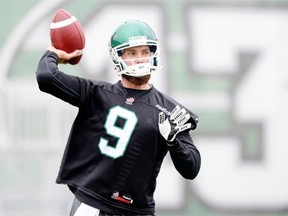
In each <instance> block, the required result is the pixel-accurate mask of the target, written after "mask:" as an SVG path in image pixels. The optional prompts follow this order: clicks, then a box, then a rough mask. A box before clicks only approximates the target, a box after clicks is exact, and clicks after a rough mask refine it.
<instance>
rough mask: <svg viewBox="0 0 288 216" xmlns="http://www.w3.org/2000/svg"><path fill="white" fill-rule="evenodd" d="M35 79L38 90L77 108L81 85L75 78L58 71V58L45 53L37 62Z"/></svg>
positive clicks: (48, 52) (49, 52) (52, 54)
mask: <svg viewBox="0 0 288 216" xmlns="http://www.w3.org/2000/svg"><path fill="white" fill-rule="evenodd" d="M36 79H37V82H38V86H39V89H40V90H41V91H43V92H46V93H49V94H52V95H54V96H55V97H58V98H60V99H62V100H64V101H66V102H68V103H70V104H72V105H75V106H79V103H80V90H81V83H80V81H79V79H78V78H77V77H74V76H70V75H67V74H64V73H63V72H61V71H59V70H58V56H57V54H56V53H54V52H51V51H47V52H45V53H44V55H43V56H42V58H41V59H40V61H39V64H38V67H37V71H36Z"/></svg>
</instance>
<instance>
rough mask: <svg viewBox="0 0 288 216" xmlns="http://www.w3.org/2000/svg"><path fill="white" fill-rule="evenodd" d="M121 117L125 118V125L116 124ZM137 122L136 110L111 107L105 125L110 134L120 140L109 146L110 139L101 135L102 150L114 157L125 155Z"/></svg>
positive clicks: (100, 146) (100, 144)
mask: <svg viewBox="0 0 288 216" xmlns="http://www.w3.org/2000/svg"><path fill="white" fill-rule="evenodd" d="M119 117H120V118H123V119H125V123H124V125H123V127H119V126H117V125H116V122H117V120H118V118H119ZM137 122H138V118H137V116H136V114H135V113H134V112H132V111H130V110H127V109H125V108H123V107H120V106H115V107H113V108H111V109H110V111H109V113H108V115H107V118H106V122H105V125H104V127H105V129H106V133H107V134H108V135H110V136H113V137H116V138H118V140H117V143H116V145H115V146H109V140H108V139H105V138H103V137H101V138H100V142H99V149H100V152H101V153H102V154H104V155H106V156H108V157H111V158H114V159H116V158H119V157H121V156H123V154H124V152H125V151H126V148H127V145H128V143H129V141H130V138H131V135H132V133H133V131H134V129H135V126H136V124H137Z"/></svg>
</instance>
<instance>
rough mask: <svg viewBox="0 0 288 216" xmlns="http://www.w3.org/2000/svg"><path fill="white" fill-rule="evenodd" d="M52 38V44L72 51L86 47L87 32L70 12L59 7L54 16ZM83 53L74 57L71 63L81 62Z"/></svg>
mask: <svg viewBox="0 0 288 216" xmlns="http://www.w3.org/2000/svg"><path fill="white" fill-rule="evenodd" d="M50 39H51V43H52V45H53V46H54V47H55V48H57V49H61V50H64V51H66V52H67V53H71V52H73V51H74V50H77V49H78V50H83V49H84V48H85V34H84V30H83V27H82V26H81V24H80V22H79V21H78V20H77V19H76V17H75V16H73V15H72V14H71V13H70V12H68V11H66V10H64V9H59V10H58V11H56V13H55V14H54V16H53V18H52V22H51V26H50ZM81 58H82V55H80V56H78V57H76V58H72V59H70V60H69V61H68V63H69V64H72V65H75V64H78V63H79V62H80V60H81Z"/></svg>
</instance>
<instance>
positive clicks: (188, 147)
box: [168, 132, 201, 179]
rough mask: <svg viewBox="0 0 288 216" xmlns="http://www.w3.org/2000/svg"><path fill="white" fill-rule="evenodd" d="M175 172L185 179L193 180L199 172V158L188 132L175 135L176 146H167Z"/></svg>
mask: <svg viewBox="0 0 288 216" xmlns="http://www.w3.org/2000/svg"><path fill="white" fill-rule="evenodd" d="M168 149H169V152H170V155H171V158H172V161H173V164H174V166H175V168H176V170H177V171H178V172H179V173H180V174H181V175H182V176H183V177H184V178H186V179H194V178H195V177H196V176H197V175H198V173H199V170H200V166H201V156H200V153H199V151H198V149H197V148H196V147H195V145H194V143H193V140H192V138H191V136H190V134H189V132H185V133H180V134H178V135H177V138H176V144H175V145H173V146H168Z"/></svg>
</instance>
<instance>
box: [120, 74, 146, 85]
mask: <svg viewBox="0 0 288 216" xmlns="http://www.w3.org/2000/svg"><path fill="white" fill-rule="evenodd" d="M122 76H123V77H124V78H125V79H126V80H128V81H129V82H130V83H132V84H134V85H139V86H140V85H144V84H147V83H148V82H149V80H150V77H151V75H150V74H148V75H145V76H142V77H133V76H128V75H126V74H123V75H122Z"/></svg>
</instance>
